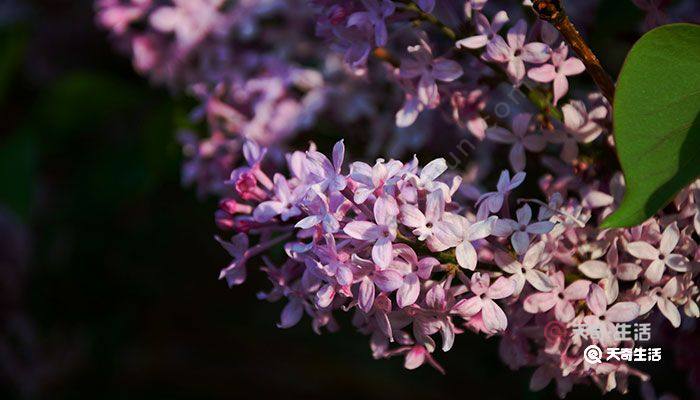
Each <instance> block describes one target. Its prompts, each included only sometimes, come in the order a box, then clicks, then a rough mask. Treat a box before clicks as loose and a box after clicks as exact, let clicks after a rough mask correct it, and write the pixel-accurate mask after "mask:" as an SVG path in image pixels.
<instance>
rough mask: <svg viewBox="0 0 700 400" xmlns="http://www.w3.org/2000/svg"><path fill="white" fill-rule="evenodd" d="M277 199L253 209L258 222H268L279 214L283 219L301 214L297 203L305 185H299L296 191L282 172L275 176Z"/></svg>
mask: <svg viewBox="0 0 700 400" xmlns="http://www.w3.org/2000/svg"><path fill="white" fill-rule="evenodd" d="M273 182H274V191H275V200H269V201H264V202H262V203H260V204H259V205H258V206H257V207H256V208H255V210H254V211H253V218H255V220H256V221H258V222H267V221H269V220H271V219H272V218H274V217H275V216H277V215H279V216H280V218H281V219H282V221H287V220H288V219H290V218H292V217H296V216H297V215H299V214H301V210H299V207H297V203H298V202H299V200H300V199H301V197H302V195H303V190H304V188H303V187H297V188H296V189H295V190H294V192H292V190H291V189H290V188H289V183H288V182H287V180H286V179H285V178H284V177H283V176H282V175H281V174H275V176H274V177H273Z"/></svg>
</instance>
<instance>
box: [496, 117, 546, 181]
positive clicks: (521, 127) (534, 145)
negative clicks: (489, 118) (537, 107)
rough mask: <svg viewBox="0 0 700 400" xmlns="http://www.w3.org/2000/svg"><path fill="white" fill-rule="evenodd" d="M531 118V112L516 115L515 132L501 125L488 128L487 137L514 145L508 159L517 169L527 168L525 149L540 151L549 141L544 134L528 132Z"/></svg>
mask: <svg viewBox="0 0 700 400" xmlns="http://www.w3.org/2000/svg"><path fill="white" fill-rule="evenodd" d="M531 119H532V115H531V114H518V115H516V116H515V117H514V118H513V132H511V131H509V130H507V129H505V128H501V127H499V126H493V127H491V128H488V129H486V137H487V138H489V139H491V140H493V141H495V142H499V143H505V144H510V145H512V146H511V148H510V153H509V155H508V159H509V160H510V165H511V166H512V167H513V169H514V170H515V171H522V170H524V169H525V149H527V150H528V151H531V152H540V151H542V150H544V148H545V146H546V145H547V141H546V140H545V139H544V137H543V136H542V135H535V134H532V133H528V128H529V127H530V120H531Z"/></svg>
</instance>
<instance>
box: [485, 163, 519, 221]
mask: <svg viewBox="0 0 700 400" xmlns="http://www.w3.org/2000/svg"><path fill="white" fill-rule="evenodd" d="M524 180H525V173H524V172H518V173H517V174H515V175H513V179H510V173H509V172H508V171H507V170H504V171H503V172H501V176H500V177H499V178H498V184H496V191H495V192H488V193H484V194H482V195H481V197H479V199H478V200H477V202H476V205H477V206H479V212H478V213H477V218H478V219H484V218H486V216H487V214H488V213H489V212H490V213H497V212H498V211H500V210H501V207H503V202H504V201H506V199H507V198H508V194H509V193H510V192H511V191H512V190H513V189H515V188H517V187H518V186H520V184H521V183H523V181H524Z"/></svg>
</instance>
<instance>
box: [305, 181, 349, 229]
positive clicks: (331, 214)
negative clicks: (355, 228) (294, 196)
mask: <svg viewBox="0 0 700 400" xmlns="http://www.w3.org/2000/svg"><path fill="white" fill-rule="evenodd" d="M310 197H311V199H310V200H307V201H306V202H305V204H304V205H305V208H306V209H307V210H308V211H307V214H308V215H307V216H306V217H304V218H302V219H301V220H300V221H299V222H297V223H296V224H295V225H294V227H295V228H301V229H312V228H315V227H316V226H318V224H321V227H322V228H323V231H324V232H326V233H335V232H337V231H338V230H339V229H340V222H339V221H338V218H337V217H336V215H335V211H336V210H337V209H338V207H340V205H341V204H342V202H343V201H344V200H345V199H344V198H343V197H342V196H338V195H333V196H331V197H330V198H328V197H326V195H324V194H323V193H321V192H317V191H313V192H310Z"/></svg>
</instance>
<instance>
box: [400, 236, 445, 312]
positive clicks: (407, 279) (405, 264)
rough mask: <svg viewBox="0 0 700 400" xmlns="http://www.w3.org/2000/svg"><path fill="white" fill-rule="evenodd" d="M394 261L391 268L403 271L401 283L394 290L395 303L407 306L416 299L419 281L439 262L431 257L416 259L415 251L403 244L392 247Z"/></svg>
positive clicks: (418, 293) (418, 291)
mask: <svg viewBox="0 0 700 400" xmlns="http://www.w3.org/2000/svg"><path fill="white" fill-rule="evenodd" d="M393 252H394V256H393V257H394V261H392V263H391V268H394V269H397V270H400V271H403V272H404V273H405V274H404V275H403V283H402V284H401V287H399V289H398V291H397V292H396V305H398V306H399V307H401V308H404V307H408V306H410V305H411V304H413V303H415V302H416V300H418V296H419V295H420V281H421V279H422V280H427V279H429V278H430V274H431V272H432V270H433V268H434V267H436V266H438V265H439V264H440V262H439V261H438V260H436V259H435V258H433V257H423V258H421V259H420V260H418V256H417V255H416V252H415V251H414V250H413V249H412V248H411V247H409V246H407V245H405V244H395V245H394V248H393Z"/></svg>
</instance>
